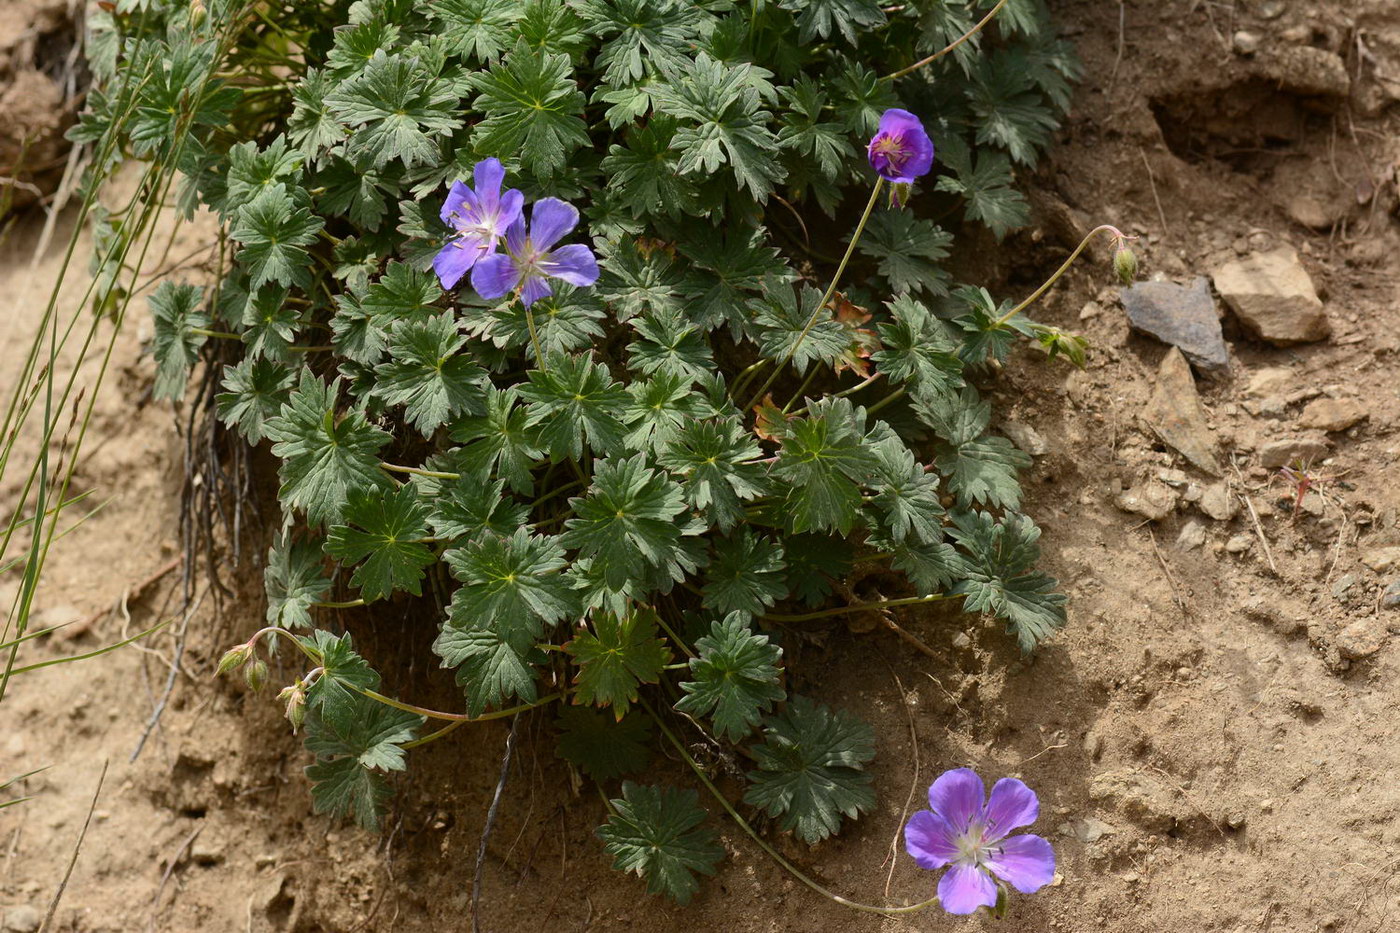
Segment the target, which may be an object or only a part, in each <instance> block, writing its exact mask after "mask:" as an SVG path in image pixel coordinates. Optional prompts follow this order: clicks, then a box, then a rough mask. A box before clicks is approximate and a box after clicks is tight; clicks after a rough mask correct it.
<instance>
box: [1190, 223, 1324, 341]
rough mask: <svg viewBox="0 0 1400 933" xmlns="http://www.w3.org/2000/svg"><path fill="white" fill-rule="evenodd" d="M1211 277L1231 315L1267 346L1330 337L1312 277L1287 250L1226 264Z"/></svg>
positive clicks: (1291, 251) (1289, 250) (1288, 247)
mask: <svg viewBox="0 0 1400 933" xmlns="http://www.w3.org/2000/svg"><path fill="white" fill-rule="evenodd" d="M1212 277H1213V278H1214V279H1215V290H1216V291H1218V292H1219V293H1220V297H1221V298H1223V299H1225V303H1226V304H1227V305H1228V306H1229V307H1230V310H1232V311H1234V312H1235V315H1236V316H1237V317H1238V318H1239V319H1240V321H1241V322H1242V323H1243V324H1244V326H1245V327H1246V328H1248V329H1249V330H1250V331H1252V332H1253V333H1254V334H1255V336H1257V337H1259V338H1260V339H1261V340H1264V341H1265V342H1267V343H1271V344H1273V345H1274V346H1278V347H1287V346H1292V345H1293V344H1298V343H1312V342H1314V341H1318V340H1325V339H1326V338H1327V337H1328V336H1329V335H1330V334H1331V333H1332V324H1331V322H1330V321H1329V320H1328V319H1327V312H1326V311H1325V310H1324V309H1323V306H1322V299H1320V298H1318V296H1317V289H1316V288H1314V287H1313V281H1312V277H1311V276H1310V275H1308V271H1307V270H1306V269H1304V268H1303V265H1302V263H1300V262H1299V261H1298V253H1297V252H1296V251H1295V250H1294V249H1293V248H1292V247H1290V246H1284V247H1280V248H1278V249H1276V250H1272V251H1270V252H1267V253H1255V254H1253V255H1251V256H1249V257H1248V258H1245V259H1239V260H1235V261H1233V262H1227V263H1225V264H1224V265H1222V266H1220V267H1219V268H1217V269H1216V270H1215V271H1214V272H1213V274H1212Z"/></svg>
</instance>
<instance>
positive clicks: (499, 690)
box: [433, 619, 545, 716]
mask: <svg viewBox="0 0 1400 933" xmlns="http://www.w3.org/2000/svg"><path fill="white" fill-rule="evenodd" d="M433 651H434V652H436V653H437V655H438V656H439V657H441V658H442V666H443V667H455V668H457V685H458V686H459V687H461V688H462V691H463V693H464V694H465V696H466V701H467V712H468V713H470V714H471V715H472V716H480V715H481V714H482V713H484V712H485V711H486V710H487V709H489V708H491V707H493V706H494V707H503V706H504V705H505V703H506V702H507V701H508V700H509V699H510V698H511V697H515V698H517V699H519V700H520V701H521V702H523V703H533V702H534V701H535V700H536V699H537V698H538V696H539V691H538V689H537V688H536V686H535V680H536V679H537V678H538V677H539V674H540V672H539V667H538V665H540V664H542V663H543V661H544V660H545V659H544V657H543V653H542V652H539V651H535V650H533V649H532V646H531V645H530V644H529V642H528V640H527V639H524V638H523V636H522V634H521V633H520V632H516V633H513V634H509V633H506V632H504V631H502V630H501V627H500V626H499V625H496V624H495V623H493V622H492V621H490V620H481V619H473V620H471V621H469V622H467V623H466V624H464V625H456V624H449V625H444V626H443V627H442V631H441V632H439V633H438V637H437V639H436V640H435V641H434V642H433Z"/></svg>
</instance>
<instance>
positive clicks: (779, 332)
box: [753, 278, 851, 373]
mask: <svg viewBox="0 0 1400 933" xmlns="http://www.w3.org/2000/svg"><path fill="white" fill-rule="evenodd" d="M821 300H822V293H821V292H820V291H818V290H817V289H815V288H813V287H811V286H810V285H802V286H800V287H799V288H796V289H794V288H793V287H792V286H791V285H788V284H786V283H784V282H781V281H778V280H777V279H774V278H768V279H766V280H764V283H763V300H762V301H758V302H754V303H753V309H754V325H755V327H754V329H755V336H756V337H757V339H758V344H759V349H760V352H762V353H763V355H764V356H766V357H767V358H768V359H770V360H784V359H787V358H788V354H790V353H791V354H792V365H793V367H794V368H796V369H797V371H798V372H800V373H805V372H806V371H807V367H808V366H809V365H811V364H813V363H821V364H824V365H827V366H834V365H836V361H837V360H839V359H840V358H841V355H842V354H843V353H845V352H846V351H847V350H848V349H849V348H850V345H851V336H850V333H849V332H848V331H847V330H846V328H845V327H843V326H841V324H840V323H839V322H838V321H836V320H835V319H834V317H833V316H832V313H831V310H830V309H829V308H822V309H821V310H818V307H819V305H820V303H821ZM814 315H815V316H816V323H815V324H813V325H812V327H811V329H810V330H809V329H807V322H808V321H810V320H811V319H812V317H813V316H814ZM804 331H805V335H804Z"/></svg>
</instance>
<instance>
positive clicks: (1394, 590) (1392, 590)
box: [1381, 580, 1400, 609]
mask: <svg viewBox="0 0 1400 933" xmlns="http://www.w3.org/2000/svg"><path fill="white" fill-rule="evenodd" d="M1381 608H1382V609H1395V608H1400V580H1394V581H1392V582H1391V584H1390V586H1387V587H1386V588H1385V592H1384V593H1382V594H1381Z"/></svg>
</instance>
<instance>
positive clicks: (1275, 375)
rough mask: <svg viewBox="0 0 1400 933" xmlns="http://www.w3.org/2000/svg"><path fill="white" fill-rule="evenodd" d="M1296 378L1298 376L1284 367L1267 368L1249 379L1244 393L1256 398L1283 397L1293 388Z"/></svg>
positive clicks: (1258, 371)
mask: <svg viewBox="0 0 1400 933" xmlns="http://www.w3.org/2000/svg"><path fill="white" fill-rule="evenodd" d="M1296 378H1297V376H1295V375H1294V373H1293V370H1291V369H1285V368H1284V367H1282V366H1266V367H1264V368H1263V369H1260V370H1257V371H1256V372H1255V373H1254V375H1252V376H1250V377H1249V385H1247V386H1245V389H1244V392H1245V394H1246V395H1252V396H1254V397H1255V398H1267V397H1270V396H1283V395H1286V394H1287V393H1288V390H1289V389H1290V388H1292V386H1293V383H1294V380H1295V379H1296Z"/></svg>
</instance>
